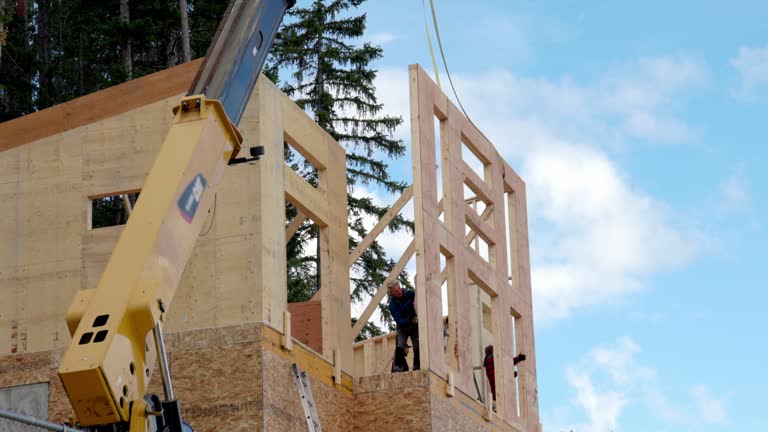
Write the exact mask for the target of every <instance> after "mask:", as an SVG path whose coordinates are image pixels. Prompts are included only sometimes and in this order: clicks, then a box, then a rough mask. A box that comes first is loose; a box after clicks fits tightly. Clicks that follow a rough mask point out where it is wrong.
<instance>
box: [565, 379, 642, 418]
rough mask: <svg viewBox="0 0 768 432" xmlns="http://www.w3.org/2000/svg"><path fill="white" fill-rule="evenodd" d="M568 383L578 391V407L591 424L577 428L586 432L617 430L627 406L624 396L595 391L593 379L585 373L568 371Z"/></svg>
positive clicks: (616, 393)
mask: <svg viewBox="0 0 768 432" xmlns="http://www.w3.org/2000/svg"><path fill="white" fill-rule="evenodd" d="M567 376H568V383H569V384H570V385H571V386H572V387H573V388H574V389H575V390H576V400H577V403H578V405H579V406H580V407H581V408H582V409H583V410H584V412H585V414H586V416H587V418H588V419H589V424H583V425H578V426H575V429H576V430H579V431H584V432H608V431H613V430H614V429H616V426H617V424H618V421H619V415H621V411H622V410H623V409H624V406H625V405H626V404H627V399H626V397H625V396H624V394H622V393H620V392H616V391H599V390H596V389H595V386H594V384H593V382H592V378H591V376H590V375H589V374H587V373H584V372H576V370H575V369H568V372H567Z"/></svg>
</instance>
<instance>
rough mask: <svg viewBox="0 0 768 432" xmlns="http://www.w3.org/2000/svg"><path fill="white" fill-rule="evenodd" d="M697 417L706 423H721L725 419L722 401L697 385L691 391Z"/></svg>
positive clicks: (708, 390) (703, 387)
mask: <svg viewBox="0 0 768 432" xmlns="http://www.w3.org/2000/svg"><path fill="white" fill-rule="evenodd" d="M691 394H692V396H693V399H694V401H695V403H696V408H697V410H698V414H699V416H700V417H701V418H702V419H703V420H704V421H706V422H708V423H722V422H723V421H725V419H726V417H727V413H726V411H725V404H724V399H723V398H720V399H718V398H717V397H715V395H714V394H713V393H712V391H711V390H710V389H709V388H708V387H707V386H705V385H697V386H696V387H694V388H693V390H692V391H691Z"/></svg>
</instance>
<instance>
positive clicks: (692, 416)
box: [557, 336, 727, 432]
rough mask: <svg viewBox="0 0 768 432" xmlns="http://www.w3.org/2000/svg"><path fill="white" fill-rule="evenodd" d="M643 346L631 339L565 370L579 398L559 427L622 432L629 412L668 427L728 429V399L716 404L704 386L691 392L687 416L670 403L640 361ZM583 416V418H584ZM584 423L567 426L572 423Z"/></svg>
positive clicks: (652, 371)
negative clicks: (717, 426) (637, 412)
mask: <svg viewBox="0 0 768 432" xmlns="http://www.w3.org/2000/svg"><path fill="white" fill-rule="evenodd" d="M640 352H641V349H640V346H639V345H638V344H637V342H636V341H635V340H634V339H632V338H630V337H627V336H624V337H621V338H619V339H618V340H616V342H615V343H614V344H611V345H608V346H598V347H595V348H593V349H592V350H591V351H590V352H589V353H588V354H587V355H585V356H584V357H582V358H581V360H580V361H579V362H577V363H576V364H574V365H572V366H570V367H568V368H567V369H566V378H567V381H568V384H569V385H570V386H571V389H572V390H573V391H574V393H575V397H574V399H573V401H572V407H574V408H577V409H579V410H580V412H578V413H577V412H574V411H573V410H568V409H565V408H567V407H560V408H559V410H558V411H559V413H567V414H565V415H563V414H560V415H559V416H558V419H557V423H558V424H559V425H564V426H561V427H560V428H558V430H560V429H563V428H565V429H566V430H568V429H572V430H577V431H579V432H609V431H614V430H621V418H622V415H623V414H624V412H625V411H626V410H628V409H633V410H641V412H645V415H649V416H653V417H655V418H657V419H659V420H661V421H663V422H664V423H667V424H669V423H670V422H671V423H674V424H681V425H687V426H689V427H690V426H696V425H699V424H702V423H723V422H725V421H726V419H727V411H726V408H725V404H724V399H723V398H717V397H715V396H714V394H713V393H712V391H711V390H710V389H709V388H707V387H706V386H703V385H696V386H694V387H693V388H692V389H691V401H690V405H692V408H690V409H687V410H683V409H681V408H680V407H679V406H678V405H676V404H674V403H672V402H670V401H669V399H668V398H667V396H666V395H665V394H664V393H663V391H662V388H663V386H662V384H661V383H660V382H659V381H658V378H657V371H656V369H654V368H652V367H650V366H648V365H646V364H643V363H641V362H640V361H638V358H639V356H640ZM579 414H580V415H579ZM574 416H578V417H583V418H584V419H585V420H586V421H584V420H575V421H570V422H569V421H567V420H568V418H567V417H571V418H573V417H574Z"/></svg>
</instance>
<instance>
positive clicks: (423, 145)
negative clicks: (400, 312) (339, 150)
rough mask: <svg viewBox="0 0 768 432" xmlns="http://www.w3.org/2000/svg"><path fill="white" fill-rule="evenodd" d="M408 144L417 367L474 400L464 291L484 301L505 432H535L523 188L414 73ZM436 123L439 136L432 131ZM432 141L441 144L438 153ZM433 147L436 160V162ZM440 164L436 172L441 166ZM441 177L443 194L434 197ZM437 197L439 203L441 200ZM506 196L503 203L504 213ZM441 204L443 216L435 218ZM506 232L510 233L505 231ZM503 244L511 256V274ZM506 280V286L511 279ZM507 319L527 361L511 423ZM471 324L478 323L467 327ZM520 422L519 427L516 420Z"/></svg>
mask: <svg viewBox="0 0 768 432" xmlns="http://www.w3.org/2000/svg"><path fill="white" fill-rule="evenodd" d="M409 79H410V97H411V134H412V142H413V172H414V175H413V178H414V217H415V227H416V272H417V274H416V289H417V296H418V297H419V298H421V299H424V301H419V302H418V313H419V316H420V317H425V318H426V319H420V320H419V332H420V334H421V335H422V336H421V338H420V342H421V356H422V359H421V360H422V365H423V366H422V367H425V368H429V369H430V370H431V371H433V372H434V373H435V374H437V376H439V377H441V378H442V379H443V380H445V381H447V380H448V375H449V373H453V376H454V377H455V385H456V388H458V389H460V390H461V391H462V392H463V393H465V394H474V393H475V388H474V383H473V380H472V374H473V366H479V365H476V364H473V358H474V359H476V358H477V355H476V353H473V350H476V349H478V347H476V346H472V344H471V341H472V340H473V339H472V337H471V330H472V326H475V325H476V326H480V325H482V323H481V322H479V321H478V320H476V319H475V317H476V316H477V314H474V315H473V314H472V311H471V308H470V301H469V295H470V287H469V285H470V283H474V284H475V285H477V286H478V287H481V288H482V289H483V290H484V291H485V292H486V293H487V294H488V295H489V296H490V298H491V305H490V306H491V327H492V331H491V333H492V334H493V339H492V341H493V345H494V360H495V365H496V370H495V372H496V382H497V385H496V389H497V400H498V401H499V402H498V410H499V413H500V415H501V416H502V418H504V419H505V420H506V421H507V422H509V423H510V424H513V423H515V424H516V423H520V422H523V423H525V424H526V430H535V428H537V427H538V418H539V416H538V395H537V390H536V366H535V362H536V360H535V356H534V355H533V352H534V351H533V350H534V347H533V311H532V304H531V295H530V293H531V286H530V265H529V255H528V226H527V218H526V216H525V215H526V207H525V184H524V183H523V181H522V180H521V179H520V177H519V176H518V175H517V173H515V171H514V170H513V169H512V168H511V167H510V166H509V165H508V164H507V163H506V162H505V161H504V160H503V159H502V158H501V156H500V155H499V153H498V152H497V150H496V149H495V148H494V147H493V145H492V144H491V143H490V141H488V139H487V138H486V137H485V136H484V135H483V134H482V133H481V132H480V131H479V130H478V129H477V128H476V127H475V125H474V124H472V123H471V122H470V121H469V120H468V119H467V118H466V117H465V116H464V115H463V114H462V113H461V111H459V109H458V108H457V107H456V106H455V105H454V104H453V103H452V102H451V101H450V99H448V97H447V96H446V95H445V94H444V93H443V92H442V91H441V90H440V89H439V88H438V87H437V86H436V85H435V83H434V82H432V80H431V79H430V78H429V76H428V75H427V74H426V73H425V72H424V70H422V69H421V68H420V67H419V66H418V65H411V66H410V71H409ZM435 118H437V119H438V126H437V127H439V131H436V130H435V127H436V125H435ZM438 134H439V139H440V142H439V143H436V142H435V140H436V137H437V136H438ZM437 144H439V148H440V154H437ZM465 145H466V147H467V148H468V150H470V151H471V152H472V153H474V155H475V156H476V157H477V159H479V160H480V162H481V164H482V165H483V173H482V177H481V176H479V175H478V174H477V173H475V172H474V171H473V169H472V168H470V166H469V165H468V164H467V162H466V161H464V159H463V156H462V153H463V147H464V146H465ZM438 160H439V165H438ZM438 170H439V173H440V175H441V176H440V177H441V178H442V185H441V186H442V187H441V188H440V187H438V184H437V182H438V176H437V174H438ZM465 188H469V189H470V190H471V191H472V193H473V194H474V195H475V196H477V197H479V198H480V199H481V200H482V201H483V202H484V203H485V206H486V207H487V208H486V209H485V211H484V212H483V215H482V216H481V215H478V214H477V213H476V212H475V210H473V209H472V208H471V207H469V206H468V205H467V204H466V201H465V198H467V197H465V196H464V191H465ZM440 189H442V196H438V190H440ZM505 194H508V195H509V197H510V199H509V200H510V202H511V203H510V205H509V208H507V205H506V203H505ZM440 204H442V210H443V213H444V216H443V220H442V221H441V220H440V218H439V216H440V213H441V211H440ZM507 218H509V221H510V222H511V224H510V229H509V232H507V229H506V221H507ZM467 226H469V227H471V228H472V230H473V231H474V232H475V234H476V235H477V236H479V237H481V238H483V239H484V240H485V242H486V243H487V244H488V256H487V260H486V259H484V258H483V257H481V256H480V255H479V254H478V253H477V252H475V251H473V250H472V249H471V248H470V247H469V245H468V244H467V242H466V238H467V237H466V227H467ZM507 244H509V245H510V250H511V251H512V260H511V265H510V267H511V271H510V272H508V268H507V267H508V257H507ZM441 253H442V254H443V255H445V257H446V268H445V274H446V275H447V285H448V288H447V292H448V298H447V303H448V319H449V337H448V346H447V347H446V348H444V345H443V336H444V330H443V313H442V304H443V299H442V292H441V285H442V281H443V279H442V272H443V269H442V268H440V255H441ZM510 273H511V279H510V278H509V276H510ZM513 315H515V316H517V317H518V326H517V327H518V330H519V331H518V332H517V339H518V341H517V344H518V350H519V351H522V352H525V353H526V355H528V353H529V352H530V353H531V354H532V355H531V356H528V359H527V360H526V361H525V363H524V364H523V365H522V367H521V368H520V378H519V379H518V382H519V389H520V395H521V396H522V398H523V401H522V404H521V405H522V409H521V416H518V415H517V409H516V406H517V401H516V392H515V386H516V383H515V378H514V367H513V364H512V359H513V357H514V356H515V355H516V354H517V353H515V352H514V351H515V348H514V344H513V337H512V334H513V332H512V322H513ZM474 321H478V322H474ZM520 417H522V420H521V418H520Z"/></svg>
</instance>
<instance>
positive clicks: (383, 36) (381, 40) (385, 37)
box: [368, 32, 397, 45]
mask: <svg viewBox="0 0 768 432" xmlns="http://www.w3.org/2000/svg"><path fill="white" fill-rule="evenodd" d="M368 39H369V42H370V43H372V44H374V45H386V44H388V43H390V42H392V41H394V40H395V39H397V37H396V36H395V35H394V34H393V33H389V32H378V33H373V34H372V35H370V36H369V37H368Z"/></svg>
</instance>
